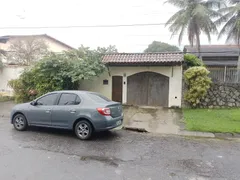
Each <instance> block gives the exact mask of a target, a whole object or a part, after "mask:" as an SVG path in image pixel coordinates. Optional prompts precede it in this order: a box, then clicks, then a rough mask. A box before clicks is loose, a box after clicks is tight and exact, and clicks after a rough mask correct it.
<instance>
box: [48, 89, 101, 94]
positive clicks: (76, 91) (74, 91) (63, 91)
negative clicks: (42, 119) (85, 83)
mask: <svg viewBox="0 0 240 180" xmlns="http://www.w3.org/2000/svg"><path fill="white" fill-rule="evenodd" d="M49 93H75V94H87V93H96V92H91V91H80V90H62V91H53V92H49Z"/></svg>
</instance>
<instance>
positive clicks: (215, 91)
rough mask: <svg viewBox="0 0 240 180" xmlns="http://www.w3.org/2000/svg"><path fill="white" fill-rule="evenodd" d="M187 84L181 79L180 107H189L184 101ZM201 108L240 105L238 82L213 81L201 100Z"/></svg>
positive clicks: (239, 85) (239, 86)
mask: <svg viewBox="0 0 240 180" xmlns="http://www.w3.org/2000/svg"><path fill="white" fill-rule="evenodd" d="M186 88H187V85H186V84H185V83H184V81H183V89H182V92H183V95H182V97H183V99H182V107H185V108H188V107H190V106H189V105H188V104H187V103H186V101H184V93H185V92H186ZM200 107H201V108H222V107H240V84H236V83H234V84H233V83H228V84H226V83H225V84H219V83H213V84H212V85H211V88H210V89H209V90H208V93H207V96H206V97H205V98H204V99H202V100H201V103H200Z"/></svg>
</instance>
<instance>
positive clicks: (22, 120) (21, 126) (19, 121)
mask: <svg viewBox="0 0 240 180" xmlns="http://www.w3.org/2000/svg"><path fill="white" fill-rule="evenodd" d="M13 127H14V128H15V129H16V130H18V131H25V130H26V129H27V127H28V123H27V119H26V117H25V116H24V115H23V114H17V115H15V116H14V118H13Z"/></svg>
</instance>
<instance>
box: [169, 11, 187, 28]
mask: <svg viewBox="0 0 240 180" xmlns="http://www.w3.org/2000/svg"><path fill="white" fill-rule="evenodd" d="M184 11H185V10H183V9H182V10H180V11H178V12H176V13H175V14H174V15H173V16H172V17H170V19H169V20H168V21H167V22H166V24H165V27H166V26H168V25H169V24H171V23H172V22H173V21H175V20H176V19H177V18H178V17H179V16H181V15H182V14H183V13H184Z"/></svg>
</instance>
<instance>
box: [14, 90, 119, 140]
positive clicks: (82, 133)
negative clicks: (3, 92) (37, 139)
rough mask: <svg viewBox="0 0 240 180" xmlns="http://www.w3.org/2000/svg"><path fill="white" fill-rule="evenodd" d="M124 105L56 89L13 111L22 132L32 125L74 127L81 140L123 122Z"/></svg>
mask: <svg viewBox="0 0 240 180" xmlns="http://www.w3.org/2000/svg"><path fill="white" fill-rule="evenodd" d="M122 122H123V110H122V105H121V104H120V103H118V102H113V101H111V100H109V99H107V98H106V97H104V96H102V95H101V94H98V93H94V92H87V91H55V92H51V93H47V94H45V95H43V96H41V97H39V98H37V99H36V100H34V101H32V102H30V103H24V104H18V105H16V106H15V107H13V109H12V111H11V123H12V124H13V126H14V128H15V129H16V130H18V131H23V130H26V128H27V127H28V126H41V127H51V128H62V129H71V130H74V132H75V134H76V136H77V137H78V138H79V139H81V140H86V139H89V138H90V137H91V135H92V134H93V132H96V131H106V130H110V129H113V128H116V127H118V126H120V125H122Z"/></svg>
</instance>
